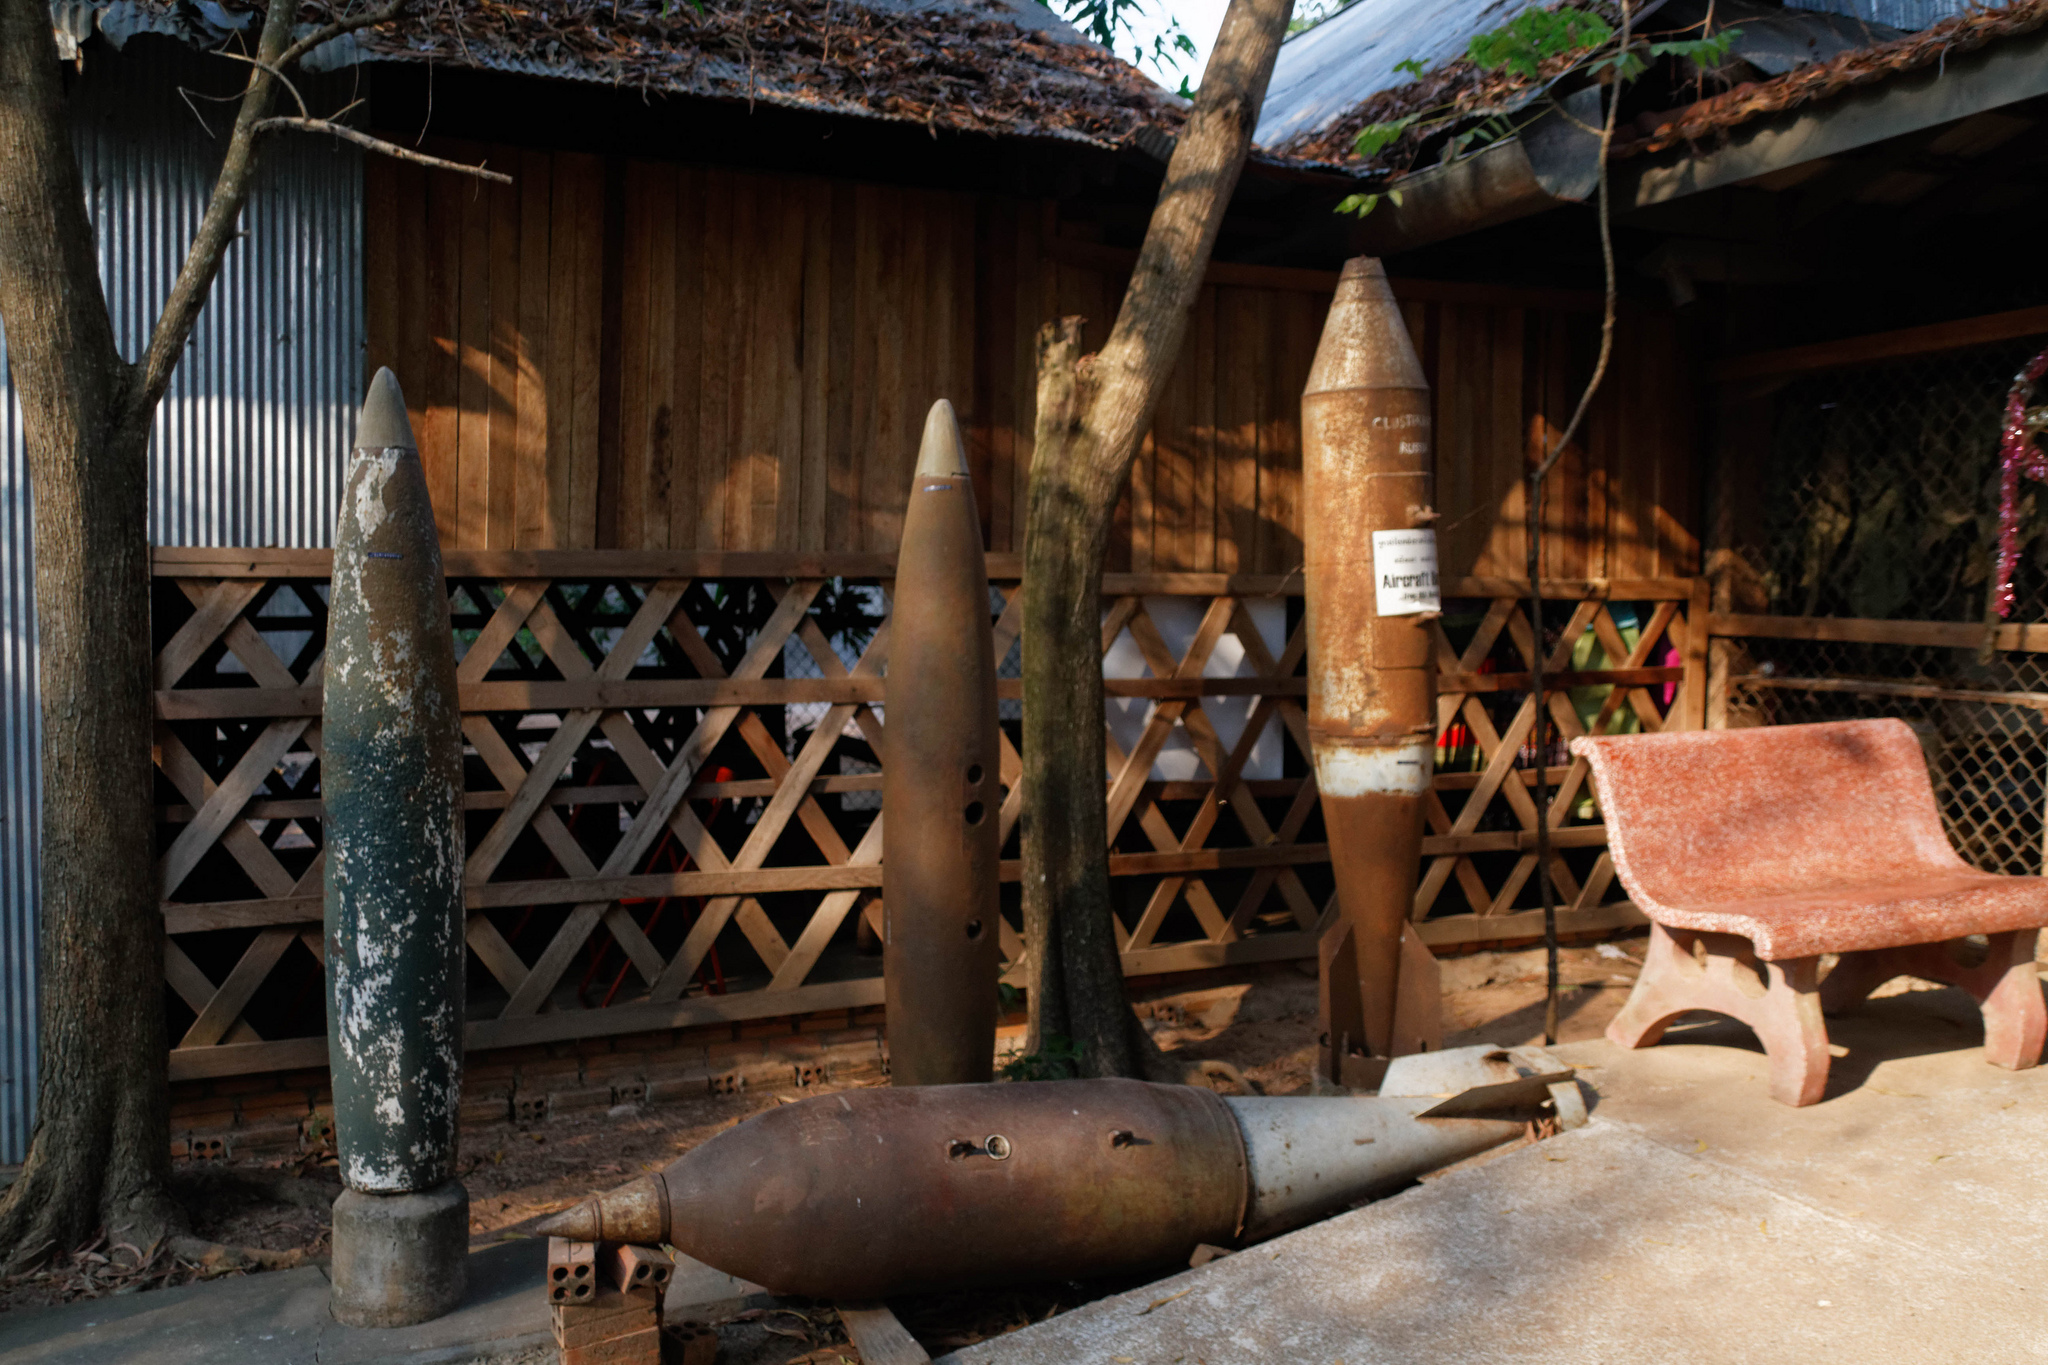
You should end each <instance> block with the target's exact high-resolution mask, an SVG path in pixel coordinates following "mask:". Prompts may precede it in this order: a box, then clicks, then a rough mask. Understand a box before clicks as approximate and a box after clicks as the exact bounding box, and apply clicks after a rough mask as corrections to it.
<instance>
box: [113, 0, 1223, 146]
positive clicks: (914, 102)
mask: <svg viewBox="0 0 2048 1365" xmlns="http://www.w3.org/2000/svg"><path fill="white" fill-rule="evenodd" d="M364 2H365V0H303V3H302V4H301V6H300V19H301V21H302V22H303V23H305V24H309V25H310V24H315V23H320V22H324V21H325V20H326V19H328V18H330V17H332V16H333V15H334V14H338V13H345V12H352V11H354V10H356V9H358V8H359V7H360V5H361V4H362V3H364ZM92 8H93V10H94V11H95V13H96V15H97V19H98V27H99V28H100V29H101V31H102V32H104V33H105V34H106V35H107V36H108V37H109V38H112V39H114V40H115V41H117V42H118V41H121V40H124V39H125V38H126V37H127V36H128V35H130V34H133V33H137V32H158V33H171V34H175V35H176V36H179V37H182V38H185V39H186V40H188V41H191V42H194V43H195V44H198V45H201V46H218V45H220V44H221V43H223V42H234V41H237V40H238V37H237V35H238V34H239V33H243V32H248V31H251V30H252V29H253V24H254V20H255V17H256V16H255V8H254V6H253V5H252V4H251V3H250V2H249V0H226V3H224V4H217V3H215V2H214V0H114V3H113V4H111V5H94V6H92ZM352 62H418V63H433V64H435V65H439V66H444V67H451V66H452V67H474V68H478V69H482V70H491V71H507V72H517V73H522V74H528V75H536V76H544V77H554V78H559V79H564V80H574V81H585V82H598V83H602V84H606V85H612V86H616V87H619V88H622V89H627V90H632V91H635V92H640V93H644V94H650V95H652V94H663V95H693V96H700V97H709V98H714V99H728V100H742V101H747V102H750V103H762V104H772V105H783V106H789V107H793V108H800V109H811V110H816V111H819V112H822V113H829V114H837V115H854V116H859V117H867V118H880V119H890V120H896V121H901V122H908V123H915V124H921V125H924V126H926V127H928V128H931V129H933V130H935V131H936V130H939V129H947V130H958V131H972V132H981V133H991V134H999V135H1008V136H1024V137H1053V138H1065V139H1077V140H1080V141H1084V142H1088V143H1093V144H1095V145H1098V146H1117V145H1121V144H1123V143H1125V142H1127V141H1129V140H1130V139H1131V138H1132V137H1133V136H1134V135H1136V134H1137V133H1138V132H1139V131H1140V130H1141V129H1145V128H1158V129H1161V130H1163V131H1166V132H1169V133H1171V132H1173V131H1175V130H1177V129H1178V127H1179V124H1180V122H1181V120H1182V118H1183V116H1184V107H1185V106H1184V103H1183V101H1180V100H1178V99H1176V98H1175V97H1173V96H1172V95H1170V94H1168V93H1167V92H1166V91H1164V90H1163V89H1161V88H1160V87H1159V86H1157V85H1155V84H1154V83H1153V82H1152V81H1150V80H1148V79H1147V78H1146V77H1145V76H1144V75H1142V74H1141V73H1140V72H1139V71H1138V70H1137V68H1135V67H1133V66H1130V65H1128V64H1127V63H1125V62H1122V61H1119V60H1118V59H1117V58H1116V57H1115V56H1113V55H1112V54H1111V53H1110V52H1108V51H1107V50H1105V49H1104V48H1102V47H1101V46H1099V45H1098V44H1096V43H1094V42H1091V41H1089V40H1088V39H1086V38H1085V37H1083V36H1082V35H1081V34H1080V33H1079V32H1077V31H1076V30H1074V29H1073V28H1072V27H1070V26H1069V25H1067V24H1065V23H1063V22H1061V21H1060V20H1059V19H1057V18H1055V17H1054V16H1053V15H1052V14H1051V12H1050V11H1047V10H1045V9H1044V8H1042V7H1040V6H1038V5H1036V4H1033V3H1031V0H912V2H906V0H777V3H774V4H765V3H764V4H755V3H751V0H702V9H701V10H700V9H699V8H698V7H697V5H696V4H695V3H694V2H693V0H415V3H414V5H413V6H412V7H411V8H410V9H409V10H408V11H407V12H406V13H405V14H404V15H402V16H401V17H400V18H399V19H397V20H395V21H394V22H392V23H391V24H389V25H386V26H384V27H381V28H375V29H365V30H361V31H359V32H357V33H355V34H353V35H351V36H350V37H348V38H345V39H342V40H340V41H337V42H334V43H331V44H329V45H328V46H327V47H326V48H325V49H322V50H321V51H320V52H318V53H316V54H313V58H312V59H310V60H309V65H315V66H317V67H330V68H331V67H339V66H345V65H348V64H350V63H352Z"/></svg>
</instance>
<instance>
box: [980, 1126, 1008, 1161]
mask: <svg viewBox="0 0 2048 1365" xmlns="http://www.w3.org/2000/svg"><path fill="white" fill-rule="evenodd" d="M981 1146H982V1150H983V1151H985V1152H987V1153H988V1154H989V1157H990V1158H991V1159H992V1160H995V1161H1007V1160H1008V1159H1009V1156H1010V1140H1009V1139H1008V1138H1006V1137H1004V1136H1003V1135H1002V1134H1001V1133H991V1134H989V1136H988V1137H987V1138H986V1139H984V1140H983V1142H982V1144H981Z"/></svg>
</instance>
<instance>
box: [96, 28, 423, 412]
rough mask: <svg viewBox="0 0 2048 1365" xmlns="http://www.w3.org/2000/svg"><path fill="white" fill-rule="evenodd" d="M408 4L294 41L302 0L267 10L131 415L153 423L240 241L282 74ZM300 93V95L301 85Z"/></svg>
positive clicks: (152, 341)
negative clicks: (260, 140) (224, 263)
mask: <svg viewBox="0 0 2048 1365" xmlns="http://www.w3.org/2000/svg"><path fill="white" fill-rule="evenodd" d="M405 4H406V0H394V3H392V4H390V5H387V6H385V7H384V8H383V9H379V10H372V11H369V12H367V13H363V14H357V15H352V16H350V17H349V18H346V19H338V20H336V21H335V22H333V23H331V24H326V25H323V26H321V27H320V28H317V29H315V30H314V31H313V32H311V33H309V34H307V35H306V36H305V37H304V38H301V39H299V41H297V42H292V41H291V31H292V21H293V19H294V17H295V16H296V14H297V12H298V8H297V5H296V4H295V3H293V0H270V3H269V5H268V6H267V8H266V9H265V11H264V15H263V32H262V35H261V36H260V37H259V38H258V39H257V43H256V56H255V57H254V59H253V60H252V61H251V63H250V64H251V65H252V66H253V67H254V68H255V69H254V70H253V71H251V72H250V73H249V83H248V84H247V85H246V86H245V87H243V90H242V106H241V109H240V111H239V112H238V113H237V115H236V117H235V129H234V132H233V134H232V135H230V137H229V139H228V150H227V156H226V157H225V158H223V159H222V162H221V168H220V178H219V179H218V180H216V181H215V182H214V186H213V195H212V197H211V198H210V199H209V200H208V201H207V204H206V216H205V217H204V218H203V219H201V220H200V223H199V231H198V233H197V234H195V235H194V236H193V238H192V247H191V250H189V251H188V252H186V254H185V264H184V265H183V266H182V267H181V268H180V269H179V271H178V278H177V281H176V282H175V283H174V284H172V286H171V293H170V297H169V298H167V299H165V300H164V310H163V312H162V313H161V314H160V315H159V316H158V318H157V323H156V330H155V331H154V332H152V333H151V334H150V338H149V349H148V351H147V352H145V353H144V355H143V358H142V362H141V364H140V366H139V369H140V371H141V382H140V383H139V384H137V385H136V387H135V390H134V392H133V395H132V399H131V402H130V406H129V408H128V411H127V414H126V416H127V418H128V420H129V421H131V422H139V423H144V424H146V423H148V422H149V420H150V416H151V414H152V413H154V412H155V411H156V405H157V403H158V402H159V401H160V400H161V399H162V398H163V396H164V390H166V389H168V388H169V387H170V384H171V372H172V371H173V370H175V369H176V368H177V365H178V357H179V356H180V355H181V354H182V353H183V352H184V349H185V342H186V339H187V338H189V337H190V336H191V335H192V325H193V323H195V322H196V321H197V320H198V318H199V310H200V309H201V308H202V307H203V306H204V305H205V303H206V296H207V294H208V293H209V292H210V291H211V290H212V288H213V281H214V278H215V277H216V276H217V275H219V274H220V265H221V260H222V258H223V257H224V256H226V254H227V249H228V244H229V243H230V242H231V241H233V240H234V236H235V225H236V223H238V222H239V221H240V220H241V217H242V209H243V207H244V206H246V205H247V203H248V202H249V190H250V188H251V186H252V185H253V184H254V183H255V174H256V137H257V134H258V133H259V132H260V131H261V130H262V124H263V122H264V120H265V118H266V117H267V116H268V115H269V113H270V105H271V100H272V98H273V97H274V96H275V94H276V87H277V85H278V83H279V82H280V81H281V80H282V75H281V73H282V72H283V71H284V70H285V69H286V68H288V67H289V66H291V64H292V63H293V62H295V61H297V60H298V59H299V58H300V57H302V56H304V55H305V54H306V53H308V52H311V51H312V50H313V49H314V48H316V47H319V46H320V45H321V44H322V43H326V42H330V41H332V40H333V39H335V38H338V37H340V36H341V35H343V34H345V33H353V32H355V31H356V30H357V29H362V28H372V27H374V26H376V25H378V24H383V23H389V22H390V21H391V20H393V19H395V18H397V17H398V15H399V13H400V12H401V11H402V10H403V9H404V8H405ZM293 93H294V95H296V93H297V92H296V91H295V92H293Z"/></svg>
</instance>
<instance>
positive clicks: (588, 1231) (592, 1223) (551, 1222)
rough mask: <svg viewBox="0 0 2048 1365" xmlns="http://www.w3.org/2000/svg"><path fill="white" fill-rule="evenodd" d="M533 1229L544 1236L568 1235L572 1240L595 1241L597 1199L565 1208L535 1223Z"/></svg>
mask: <svg viewBox="0 0 2048 1365" xmlns="http://www.w3.org/2000/svg"><path fill="white" fill-rule="evenodd" d="M533 1230H534V1231H535V1232H537V1233H539V1234H540V1235H541V1236H543V1237H566V1238H567V1239H569V1240H570V1241H572V1242H595V1241H596V1240H597V1201H596V1200H594V1199H586V1200H584V1201H583V1202H582V1203H581V1204H578V1205H577V1206H576V1207H574V1208H572V1209H563V1210H562V1211H561V1212H560V1213H558V1214H556V1215H555V1216H554V1217H552V1218H544V1219H542V1220H541V1221H540V1222H538V1223H536V1224H534V1229H533Z"/></svg>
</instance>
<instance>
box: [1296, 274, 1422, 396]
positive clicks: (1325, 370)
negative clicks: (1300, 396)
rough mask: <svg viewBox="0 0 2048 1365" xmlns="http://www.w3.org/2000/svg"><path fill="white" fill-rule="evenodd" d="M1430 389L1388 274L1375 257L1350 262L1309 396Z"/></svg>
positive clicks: (1320, 347) (1311, 370) (1333, 305)
mask: <svg viewBox="0 0 2048 1365" xmlns="http://www.w3.org/2000/svg"><path fill="white" fill-rule="evenodd" d="M1428 387H1429V381H1428V380H1427V379H1426V378H1425V377H1424V376H1423V373H1422V361H1421V359H1420V358H1419V357H1418V356H1417V355H1416V354H1415V343H1414V341H1413V340H1411V339H1410V337H1409V335H1408V324H1407V323H1406V322H1404V321H1403V320H1402V318H1401V305H1400V304H1399V303H1397V302H1396V301H1395V299H1394V290H1393V286H1392V285H1390V284H1388V283H1387V272H1386V270H1385V268H1384V267H1382V266H1381V265H1380V263H1379V261H1378V260H1376V259H1374V258H1373V257H1371V256H1357V257H1354V258H1352V259H1351V260H1348V261H1346V262H1344V273H1343V274H1341V275H1339V276H1338V277H1337V293H1336V297H1334V298H1332V299H1331V300H1330V314H1329V318H1328V320H1327V321H1326V322H1325V323H1324V324H1323V336H1322V340H1321V341H1319V342H1318V343H1317V344H1316V358H1315V363H1314V364H1313V365H1311V366H1310V367H1309V372H1308V388H1307V389H1306V390H1305V394H1315V393H1332V392H1335V391H1338V390H1342V389H1426V388H1428Z"/></svg>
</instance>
